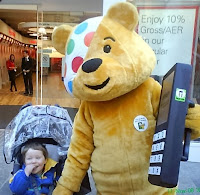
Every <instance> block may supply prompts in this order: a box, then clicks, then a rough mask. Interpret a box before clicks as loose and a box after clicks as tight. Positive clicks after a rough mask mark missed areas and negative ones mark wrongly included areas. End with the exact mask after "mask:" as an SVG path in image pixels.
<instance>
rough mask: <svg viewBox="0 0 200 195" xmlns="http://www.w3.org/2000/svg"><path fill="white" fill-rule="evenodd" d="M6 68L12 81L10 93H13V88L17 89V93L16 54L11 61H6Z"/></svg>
mask: <svg viewBox="0 0 200 195" xmlns="http://www.w3.org/2000/svg"><path fill="white" fill-rule="evenodd" d="M6 67H7V69H8V75H9V80H10V82H11V83H10V91H11V92H13V90H12V87H13V86H14V87H15V91H17V87H16V83H15V78H16V68H17V67H16V66H15V56H14V54H11V55H10V59H9V60H7V61H6Z"/></svg>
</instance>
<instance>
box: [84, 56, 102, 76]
mask: <svg viewBox="0 0 200 195" xmlns="http://www.w3.org/2000/svg"><path fill="white" fill-rule="evenodd" d="M101 64H102V60H101V59H100V58H93V59H91V60H88V61H86V62H85V63H84V64H83V65H82V70H83V71H84V72H86V73H90V72H94V71H96V70H97V69H98V68H99V66H100V65H101Z"/></svg>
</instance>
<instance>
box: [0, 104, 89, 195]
mask: <svg viewBox="0 0 200 195" xmlns="http://www.w3.org/2000/svg"><path fill="white" fill-rule="evenodd" d="M71 134H72V122H71V119H70V117H69V114H68V112H67V110H65V109H63V108H61V107H59V106H46V105H41V106H31V105H28V106H24V107H22V109H21V110H20V112H19V113H18V115H17V116H16V117H15V118H14V119H13V120H12V121H11V122H10V123H9V124H8V126H7V127H6V129H5V143H4V156H5V161H6V162H7V163H11V162H12V161H13V162H14V166H13V171H12V174H13V175H14V176H13V177H12V178H11V180H10V189H11V190H12V192H13V193H15V194H16V195H18V194H19V195H21V194H23V195H26V194H33V195H34V194H35V195H38V194H48V195H49V194H51V193H52V191H53V189H54V188H55V185H56V181H57V180H58V178H59V177H60V176H61V172H62V168H63V166H64V162H65V159H66V158H67V150H68V147H69V144H70V139H71ZM31 152H36V153H37V155H36V156H34V155H35V153H33V154H32V153H31ZM38 153H39V154H38ZM47 154H48V157H47ZM29 155H32V157H33V156H34V158H41V159H42V161H41V164H40V165H39V163H36V164H37V166H36V167H35V166H28V164H29V163H28V161H27V160H28V158H29ZM38 155H39V156H38ZM24 163H25V164H24ZM27 167H28V168H27ZM23 178H25V179H26V181H28V182H27V183H26V188H25V184H23V189H25V190H24V191H23V192H22V191H20V190H21V189H22V188H20V185H22V183H21V184H20V185H19V182H20V180H23ZM23 182H24V181H23ZM27 186H28V187H27ZM16 189H18V190H19V189H20V190H19V191H17V190H16ZM90 191H91V189H90V184H89V178H88V175H86V177H85V178H84V180H83V182H82V185H81V189H80V191H79V192H78V193H76V194H79V195H83V194H86V193H88V192H90Z"/></svg>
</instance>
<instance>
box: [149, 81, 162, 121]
mask: <svg viewBox="0 0 200 195" xmlns="http://www.w3.org/2000/svg"><path fill="white" fill-rule="evenodd" d="M152 88H153V91H152V99H151V103H152V107H153V115H154V117H155V118H157V115H158V107H159V102H160V95H161V85H160V84H159V83H158V82H157V81H155V80H154V79H152Z"/></svg>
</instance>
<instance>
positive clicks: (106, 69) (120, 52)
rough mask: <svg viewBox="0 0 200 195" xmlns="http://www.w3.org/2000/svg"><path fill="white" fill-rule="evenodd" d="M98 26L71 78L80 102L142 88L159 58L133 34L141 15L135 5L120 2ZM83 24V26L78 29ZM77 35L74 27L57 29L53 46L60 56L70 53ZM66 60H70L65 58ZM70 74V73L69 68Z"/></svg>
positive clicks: (114, 95) (81, 40)
mask: <svg viewBox="0 0 200 195" xmlns="http://www.w3.org/2000/svg"><path fill="white" fill-rule="evenodd" d="M95 24H96V25H95V28H97V29H94V30H93V31H92V32H95V33H91V37H90V39H89V40H90V41H89V42H88V45H87V49H86V50H85V52H84V54H83V55H82V59H81V60H80V62H79V65H81V66H77V67H78V68H76V70H77V74H75V75H74V76H73V78H72V79H71V80H72V81H73V82H72V83H73V87H72V88H73V94H74V96H76V97H78V98H79V99H82V100H86V101H107V100H111V99H113V98H117V97H119V96H121V95H123V94H125V93H128V92H130V91H131V90H133V89H135V88H137V87H138V86H139V85H141V84H142V83H143V82H144V81H145V80H146V79H147V78H148V77H149V76H150V75H151V72H152V70H153V68H154V66H155V62H156V57H155V54H154V52H153V50H152V49H151V48H150V47H149V45H148V44H147V43H146V42H145V41H144V40H143V39H142V38H141V37H140V36H139V35H138V34H137V33H136V32H135V31H134V29H135V27H136V26H137V24H138V12H137V9H136V8H135V6H133V5H132V4H130V3H125V2H120V3H117V4H115V5H113V6H112V7H111V8H110V9H109V10H108V12H107V14H106V15H105V16H104V17H103V18H100V19H98V22H95ZM81 25H82V26H83V23H81V24H80V25H79V28H80V26H81ZM92 26H93V25H92ZM76 29H77V27H76ZM56 31H57V32H56ZM74 34H76V30H74V29H72V27H67V26H66V25H63V26H62V27H58V28H57V29H56V30H55V31H54V32H53V35H52V39H53V45H54V47H55V48H56V49H57V50H58V51H60V52H61V53H66V52H68V51H69V48H70V47H69V46H70V44H72V43H71V42H70V41H71V40H72V37H73V36H74ZM84 37H86V36H82V38H81V36H80V37H79V38H80V39H78V40H79V41H77V44H80V43H81V42H83V40H84ZM81 52H83V49H82V47H81V45H80V46H79V47H77V51H76V54H77V53H81ZM67 59H69V57H67V55H66V61H67ZM70 61H72V60H71V59H70ZM71 66H72V65H71ZM67 72H70V70H68V69H67ZM69 80H70V78H68V79H67V81H68V86H69ZM71 85H72V84H71ZM71 91H72V90H71Z"/></svg>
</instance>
